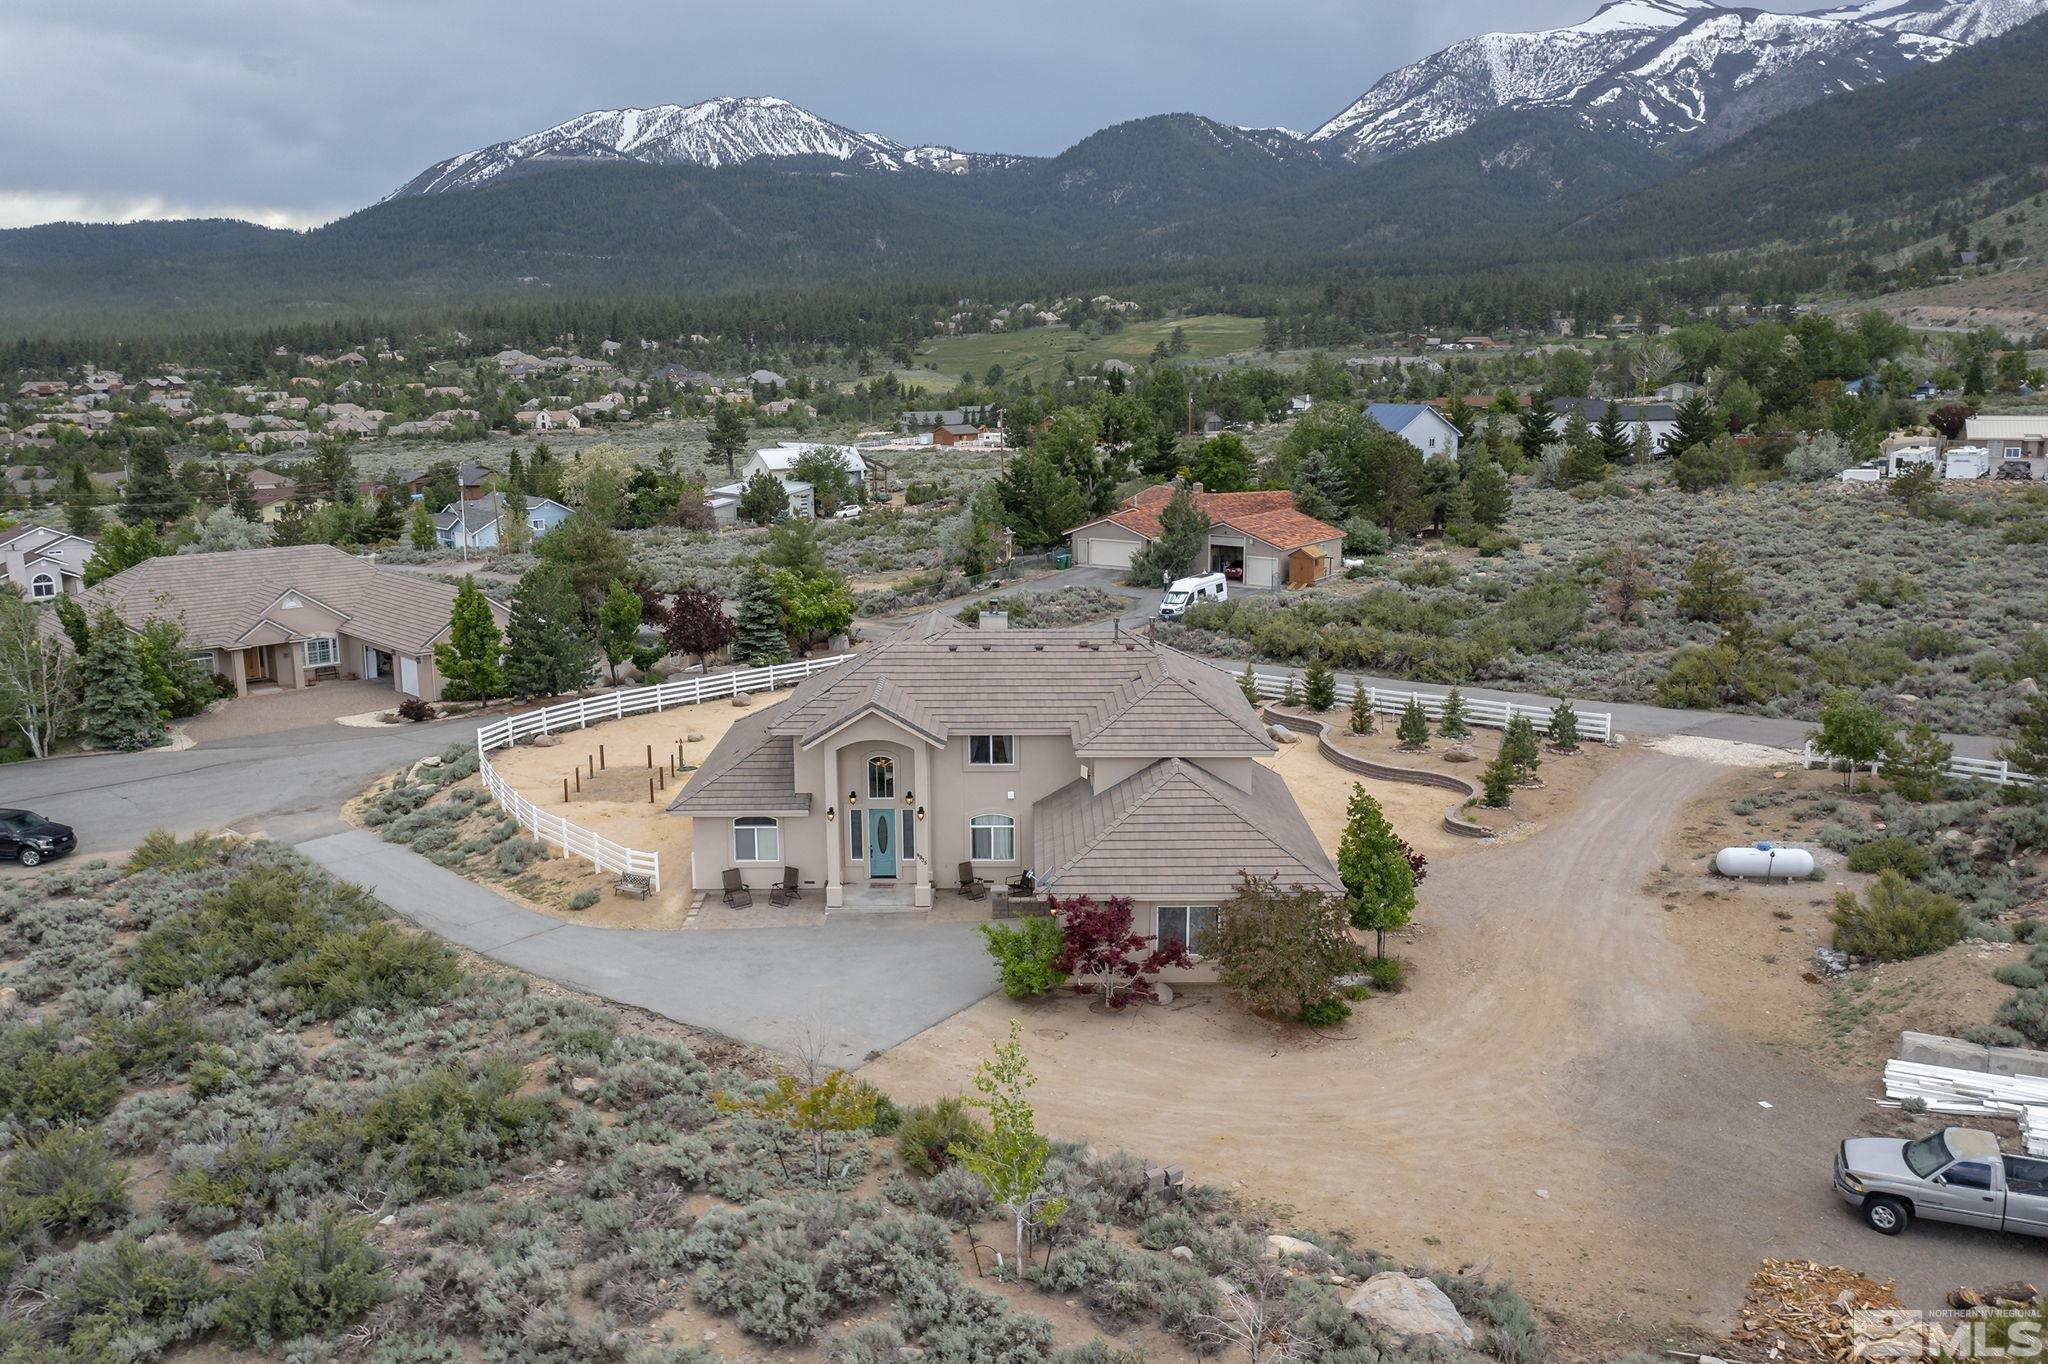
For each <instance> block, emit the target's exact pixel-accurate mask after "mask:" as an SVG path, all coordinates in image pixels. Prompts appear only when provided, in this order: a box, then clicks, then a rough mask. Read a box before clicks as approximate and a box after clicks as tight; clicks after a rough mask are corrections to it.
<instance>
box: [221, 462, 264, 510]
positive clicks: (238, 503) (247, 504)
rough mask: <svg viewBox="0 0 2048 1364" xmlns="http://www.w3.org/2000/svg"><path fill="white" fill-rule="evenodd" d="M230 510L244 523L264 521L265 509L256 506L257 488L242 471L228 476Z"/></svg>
mask: <svg viewBox="0 0 2048 1364" xmlns="http://www.w3.org/2000/svg"><path fill="white" fill-rule="evenodd" d="M228 508H229V509H230V510H231V511H233V512H234V514H235V515H236V516H237V517H239V518H241V519H242V520H244V521H261V520H262V519H263V509H262V508H261V507H259V506H257V505H256V489H255V486H254V485H253V484H251V483H250V482H249V475H248V474H246V473H244V472H243V471H242V470H240V469H237V470H235V471H234V472H233V473H231V474H229V475H228Z"/></svg>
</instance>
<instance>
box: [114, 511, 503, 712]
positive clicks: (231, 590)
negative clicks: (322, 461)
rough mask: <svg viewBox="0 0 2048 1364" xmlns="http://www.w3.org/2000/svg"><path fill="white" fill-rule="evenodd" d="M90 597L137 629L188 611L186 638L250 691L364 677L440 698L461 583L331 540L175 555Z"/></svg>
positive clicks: (121, 576)
mask: <svg viewBox="0 0 2048 1364" xmlns="http://www.w3.org/2000/svg"><path fill="white" fill-rule="evenodd" d="M81 601H82V602H83V604H84V605H85V607H86V609H87V610H89V611H90V610H96V609H97V608H98V607H99V606H101V605H107V606H111V607H112V608H113V609H114V613H115V614H116V615H118V616H119V617H120V618H121V620H122V622H123V623H124V624H125V625H127V626H128V628H129V629H131V630H139V629H141V628H142V627H143V626H144V625H145V624H147V623H148V622H149V621H150V620H151V619H153V618H158V617H172V618H182V619H183V621H184V624H185V637H186V640H187V641H188V642H189V643H190V644H191V645H192V646H193V648H194V649H195V650H198V651H200V652H202V653H205V654H206V655H208V656H209V657H210V659H211V663H210V666H211V667H212V668H213V670H214V672H215V673H216V674H218V675H219V676H222V677H225V678H227V679H228V680H229V681H231V682H233V683H234V684H235V693H236V694H237V695H239V696H246V695H248V694H249V692H250V691H251V690H253V689H259V688H269V687H282V688H296V687H302V686H305V685H307V683H308V681H309V680H315V681H317V680H319V679H322V678H331V679H340V678H349V677H360V678H365V679H370V680H381V681H383V682H384V683H385V684H386V685H387V686H389V687H391V688H392V690H394V691H396V692H398V693H400V694H401V695H405V696H417V697H419V698H420V699H421V700H423V701H438V700H440V699H441V674H440V670H439V669H437V668H436V667H435V666H434V645H435V643H436V642H438V641H441V640H445V639H446V638H447V637H448V615H449V611H450V610H451V609H452V608H453V607H454V605H455V589H454V588H453V587H452V586H450V585H449V584H447V583H440V582H435V581H433V580H431V579H428V578H420V577H415V576H413V575H411V574H407V573H397V572H393V571H392V570H390V569H386V568H379V567H377V566H376V565H375V564H373V563H371V562H370V561H369V560H367V559H358V558H356V557H355V556H354V555H352V554H347V553H344V552H343V551H341V550H339V549H336V548H334V547H333V546H332V545H291V546H283V547H278V548H273V549H240V550H232V551H229V552H226V553H221V554H169V555H164V556H162V557H159V558H155V559H149V560H146V561H145V562H143V563H140V564H137V565H136V566H135V567H133V568H131V569H128V570H126V571H124V572H121V573H117V574H115V575H114V576H113V577H111V578H109V579H107V580H106V581H105V582H103V583H101V584H100V585H99V586H97V587H95V588H92V589H91V590H90V591H88V592H86V593H85V594H84V595H83V597H82V598H81ZM492 611H493V613H494V614H495V615H496V616H497V617H498V624H499V626H500V627H501V628H502V627H503V626H504V624H505V623H506V615H505V612H504V610H503V608H501V607H499V606H498V605H497V603H495V602H494V603H492Z"/></svg>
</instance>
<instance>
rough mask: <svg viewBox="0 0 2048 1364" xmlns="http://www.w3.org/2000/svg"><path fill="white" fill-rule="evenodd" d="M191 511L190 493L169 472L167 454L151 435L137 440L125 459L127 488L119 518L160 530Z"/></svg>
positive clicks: (159, 440)
mask: <svg viewBox="0 0 2048 1364" xmlns="http://www.w3.org/2000/svg"><path fill="white" fill-rule="evenodd" d="M190 510H192V494H191V493H189V492H187V491H186V490H185V485H184V484H182V483H180V482H179V481H178V478H177V475H175V474H173V473H172V472H171V456H170V452H169V451H168V450H167V449H166V448H165V446H164V443H163V441H162V440H161V439H160V438H158V437H157V436H155V435H154V434H152V435H149V436H146V437H143V438H141V439H139V440H137V442H136V444H135V447H134V449H133V450H132V451H130V453H129V456H128V486H127V488H126V490H125V495H124V497H123V499H122V502H121V519H122V520H123V521H126V522H128V523H129V524H130V525H144V524H148V525H151V526H154V527H158V528H161V527H163V526H166V525H169V524H170V523H171V522H173V521H176V520H177V519H178V518H179V517H181V516H183V515H184V514H185V513H186V512H188V511H190Z"/></svg>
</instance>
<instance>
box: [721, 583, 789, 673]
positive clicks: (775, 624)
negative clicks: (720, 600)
mask: <svg viewBox="0 0 2048 1364" xmlns="http://www.w3.org/2000/svg"><path fill="white" fill-rule="evenodd" d="M734 625H735V630H734V633H733V640H732V661H733V662H735V663H737V664H739V665H740V666H741V667H743V668H764V667H768V666H771V665H773V664H776V663H787V662H789V637H788V636H787V635H784V634H783V633H782V599H781V598H780V597H779V596H778V595H777V594H776V591H775V575H774V573H773V572H771V571H770V570H769V569H768V568H766V567H762V566H756V567H755V568H754V570H753V571H752V572H750V573H748V574H747V579H746V581H745V582H744V583H743V584H741V586H740V605H739V611H738V613H737V616H736V619H735V621H734Z"/></svg>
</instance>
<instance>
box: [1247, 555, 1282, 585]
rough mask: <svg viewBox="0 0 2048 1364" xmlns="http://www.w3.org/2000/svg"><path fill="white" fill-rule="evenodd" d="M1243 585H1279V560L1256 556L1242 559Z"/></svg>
mask: <svg viewBox="0 0 2048 1364" xmlns="http://www.w3.org/2000/svg"><path fill="white" fill-rule="evenodd" d="M1244 585H1245V586H1246V587H1278V586H1279V585H1280V561H1279V560H1278V559H1261V558H1258V557H1257V556H1253V557H1251V558H1247V559H1246V560H1245V561H1244Z"/></svg>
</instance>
